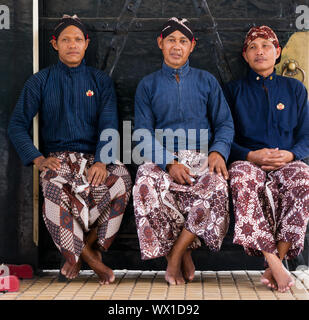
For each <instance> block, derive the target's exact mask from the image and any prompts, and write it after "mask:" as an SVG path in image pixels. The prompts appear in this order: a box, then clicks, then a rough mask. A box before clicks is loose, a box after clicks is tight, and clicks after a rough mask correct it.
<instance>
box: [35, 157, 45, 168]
mask: <svg viewBox="0 0 309 320" xmlns="http://www.w3.org/2000/svg"><path fill="white" fill-rule="evenodd" d="M43 160H45V157H44V156H39V157H37V158H35V159H34V160H33V161H32V162H33V163H34V165H36V166H37V167H39V166H40V164H41V163H42V161H43Z"/></svg>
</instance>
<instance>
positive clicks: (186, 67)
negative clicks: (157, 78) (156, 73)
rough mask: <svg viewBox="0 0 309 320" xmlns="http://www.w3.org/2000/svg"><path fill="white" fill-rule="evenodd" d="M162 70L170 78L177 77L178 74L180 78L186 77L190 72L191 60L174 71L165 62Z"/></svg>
mask: <svg viewBox="0 0 309 320" xmlns="http://www.w3.org/2000/svg"><path fill="white" fill-rule="evenodd" d="M162 70H163V72H164V73H165V74H166V75H168V76H170V77H175V75H176V74H177V73H178V74H179V76H180V78H181V77H184V76H185V75H186V74H187V73H188V72H189V71H190V65H189V60H187V62H186V63H185V64H184V65H183V66H182V67H180V68H178V69H174V68H171V67H169V66H168V65H167V64H166V63H165V62H164V61H163V64H162Z"/></svg>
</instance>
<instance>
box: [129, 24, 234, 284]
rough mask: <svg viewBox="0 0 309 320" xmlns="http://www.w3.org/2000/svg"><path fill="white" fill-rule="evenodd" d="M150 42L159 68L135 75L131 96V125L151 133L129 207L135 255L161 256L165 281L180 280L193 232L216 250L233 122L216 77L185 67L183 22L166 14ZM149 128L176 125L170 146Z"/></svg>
mask: <svg viewBox="0 0 309 320" xmlns="http://www.w3.org/2000/svg"><path fill="white" fill-rule="evenodd" d="M157 42H158V46H159V48H160V49H161V50H162V53H163V58H164V62H163V65H162V69H160V70H159V71H157V72H154V73H152V74H150V75H148V76H146V77H145V78H144V79H142V81H141V82H140V83H139V85H138V88H137V91H136V96H135V130H136V131H135V132H136V133H137V132H139V133H141V130H142V129H144V130H148V131H147V132H150V133H151V135H150V137H151V138H150V140H149V138H147V136H145V137H144V140H143V141H144V145H145V146H146V148H145V149H147V146H149V145H150V146H151V147H150V150H148V151H147V150H144V156H145V158H146V160H149V161H145V163H144V164H143V165H141V166H140V167H139V169H138V172H137V177H136V182H135V186H134V191H133V199H134V211H135V218H136V225H137V231H138V236H139V242H140V248H141V256H142V259H153V258H157V257H161V256H165V257H166V259H167V262H168V264H167V269H166V274H165V279H166V281H167V282H168V283H170V284H182V283H184V281H185V280H187V281H191V280H192V279H193V278H194V271H195V267H194V264H193V261H192V257H191V251H192V249H195V248H197V247H199V246H200V240H199V238H201V239H203V240H204V242H205V244H206V245H207V246H208V247H209V248H210V249H212V250H214V251H218V250H219V249H220V247H221V244H222V241H223V238H224V236H225V234H226V232H227V230H228V225H229V212H228V186H227V182H226V179H227V178H228V172H227V169H226V165H225V162H226V160H227V158H228V156H229V152H230V145H231V142H232V139H233V134H234V129H233V122H232V117H231V113H230V110H229V107H228V105H227V103H226V101H225V98H224V95H223V92H222V90H221V88H220V85H219V84H218V82H217V80H216V79H215V77H214V76H212V75H211V74H209V73H208V72H207V71H204V70H199V69H195V68H192V67H190V66H189V60H188V57H189V55H190V53H191V52H192V51H193V49H194V47H195V44H196V41H195V39H194V35H193V31H192V29H191V27H190V24H189V22H188V21H187V20H186V19H177V18H171V19H169V20H168V21H167V23H166V24H165V25H164V26H163V28H162V31H161V34H160V36H159V37H158V39H157ZM156 129H161V130H164V131H165V133H167V132H168V130H170V132H173V133H175V134H176V132H177V134H176V135H177V136H178V143H175V146H174V148H172V147H171V145H173V143H171V141H170V142H166V143H164V141H163V140H162V143H160V142H159V141H161V138H160V137H159V136H158V135H156V132H155V130H156ZM207 130H208V136H207ZM190 131H191V136H192V132H193V134H194V135H195V134H196V143H191V142H192V141H191V140H190V137H189V136H190ZM157 132H160V131H157ZM181 133H182V134H181ZM170 138H171V139H172V142H173V141H174V137H171V136H169V135H168V134H167V138H166V140H167V141H168V140H170ZM147 139H148V140H149V141H148V140H147ZM183 142H184V143H183ZM205 145H207V146H208V147H209V148H205ZM147 153H148V154H147ZM157 155H158V158H157ZM160 155H163V156H162V159H161V160H162V161H161V160H160V159H159V158H160ZM207 156H208V165H207ZM158 159H159V160H158ZM198 169H200V170H198Z"/></svg>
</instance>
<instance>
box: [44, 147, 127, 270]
mask: <svg viewBox="0 0 309 320" xmlns="http://www.w3.org/2000/svg"><path fill="white" fill-rule="evenodd" d="M49 156H51V157H56V158H58V159H60V160H61V168H60V169H59V170H56V171H55V170H48V171H43V172H42V173H41V178H40V182H41V185H42V188H43V195H44V204H43V218H44V221H45V224H46V227H47V229H48V231H49V233H50V234H51V236H52V239H53V241H54V243H55V245H56V246H57V248H58V249H59V250H60V252H61V254H62V255H63V256H64V257H65V259H66V260H68V261H69V262H70V263H71V264H73V263H75V262H77V261H78V259H79V256H80V254H81V252H82V250H83V247H84V246H85V234H86V233H87V232H89V231H90V229H91V228H93V227H98V229H97V237H98V240H97V244H98V245H99V248H100V249H101V250H107V249H108V247H109V246H110V245H111V243H112V241H113V239H114V238H115V235H116V233H117V231H118V229H119V227H120V224H121V221H122V217H123V213H124V211H125V208H126V205H127V202H128V200H129V196H130V191H131V185H132V183H131V178H130V175H129V173H128V171H127V169H126V168H125V166H123V165H121V164H120V165H115V164H110V165H107V166H106V169H107V172H108V175H107V178H106V180H105V182H104V183H103V184H101V185H99V186H98V187H93V186H90V185H89V184H88V182H87V178H86V172H87V170H88V169H89V168H90V167H91V165H92V164H93V160H94V156H93V155H90V154H83V153H77V152H56V153H51V154H49Z"/></svg>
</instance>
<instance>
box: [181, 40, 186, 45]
mask: <svg viewBox="0 0 309 320" xmlns="http://www.w3.org/2000/svg"><path fill="white" fill-rule="evenodd" d="M180 42H181V43H182V44H186V43H187V42H188V41H187V40H181V41H180Z"/></svg>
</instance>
